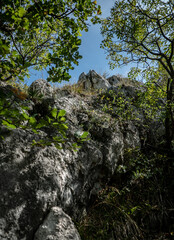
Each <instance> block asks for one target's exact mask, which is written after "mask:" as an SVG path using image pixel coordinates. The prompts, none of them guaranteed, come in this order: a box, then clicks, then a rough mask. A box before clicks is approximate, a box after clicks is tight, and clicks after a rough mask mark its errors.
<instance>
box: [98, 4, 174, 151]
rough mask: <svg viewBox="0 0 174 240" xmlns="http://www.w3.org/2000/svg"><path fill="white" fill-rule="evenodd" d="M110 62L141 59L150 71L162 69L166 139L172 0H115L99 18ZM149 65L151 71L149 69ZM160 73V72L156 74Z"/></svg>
mask: <svg viewBox="0 0 174 240" xmlns="http://www.w3.org/2000/svg"><path fill="white" fill-rule="evenodd" d="M102 34H103V36H104V40H103V42H102V47H103V48H104V49H106V50H107V52H108V58H110V66H111V67H112V68H114V67H115V66H120V65H122V64H128V63H130V62H136V63H141V64H143V65H144V66H146V67H148V70H150V72H153V73H155V72H159V71H162V73H163V74H162V77H163V76H164V75H165V85H166V114H165V128H166V142H167V145H168V146H169V148H171V141H172V139H173V137H174V111H173V103H172V102H173V99H174V94H173V91H174V1H173V0H165V1H164V0H155V1H150V0H126V1H123V0H116V1H115V5H114V7H113V8H112V9H111V15H110V17H108V18H106V19H104V20H103V21H102ZM152 69H153V71H152ZM156 75H158V76H160V74H156Z"/></svg>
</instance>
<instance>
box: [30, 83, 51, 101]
mask: <svg viewBox="0 0 174 240" xmlns="http://www.w3.org/2000/svg"><path fill="white" fill-rule="evenodd" d="M28 92H29V94H30V96H31V97H34V98H52V97H53V88H52V86H51V85H50V84H49V83H48V82H47V81H46V80H44V79H38V80H36V81H34V82H33V83H32V84H31V85H30V87H29V89H28Z"/></svg>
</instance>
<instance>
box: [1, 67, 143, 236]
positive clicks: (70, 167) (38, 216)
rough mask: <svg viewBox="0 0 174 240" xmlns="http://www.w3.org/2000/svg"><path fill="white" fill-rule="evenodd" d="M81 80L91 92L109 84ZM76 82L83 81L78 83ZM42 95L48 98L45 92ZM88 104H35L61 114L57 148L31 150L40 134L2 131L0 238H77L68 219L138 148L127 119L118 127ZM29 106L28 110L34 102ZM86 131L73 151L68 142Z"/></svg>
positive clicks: (69, 100) (71, 99) (68, 98)
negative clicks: (62, 131)
mask: <svg viewBox="0 0 174 240" xmlns="http://www.w3.org/2000/svg"><path fill="white" fill-rule="evenodd" d="M82 76H87V79H88V80H89V83H90V82H91V81H92V82H91V84H93V85H91V86H95V87H96V88H97V87H98V88H99V86H100V87H102V86H104V88H106V87H108V86H110V85H107V84H105V83H106V82H105V81H103V78H102V77H101V76H100V75H98V74H96V73H95V72H94V71H91V72H90V73H89V74H88V75H82ZM91 77H92V79H93V80H90V78H91ZM100 80H101V82H100ZM102 81H103V83H102ZM106 81H107V80H106ZM80 82H82V83H83V79H82V80H80ZM99 82H100V83H99ZM42 83H43V82H42ZM102 84H103V85H102ZM33 85H34V84H33ZM49 88H50V86H48V89H49ZM123 91H125V94H127V92H130V94H129V95H130V96H132V94H133V90H130V89H129V90H128V89H127V90H124V87H123ZM41 93H44V91H43V92H42V90H41ZM47 93H48V95H49V93H50V94H51V90H50V92H49V90H48V92H47ZM47 93H46V94H47ZM48 95H47V96H48ZM91 101H95V98H93V99H91V100H89V101H87V100H86V99H85V98H82V97H80V96H78V95H76V96H72V95H71V94H68V95H62V96H61V94H60V95H59V97H55V98H54V99H53V98H48V97H47V99H46V100H44V101H42V103H41V104H43V103H44V102H46V105H47V102H49V104H51V107H54V108H57V109H58V110H59V109H65V110H66V113H67V114H66V117H67V122H68V127H69V129H68V132H67V134H68V139H67V142H66V144H65V147H64V149H62V150H58V149H57V148H56V147H55V146H54V144H52V146H45V147H42V146H39V145H36V146H32V141H33V140H36V141H37V139H39V137H40V136H46V132H44V130H42V131H40V134H38V135H37V134H34V133H33V132H32V131H30V130H23V129H20V128H19V129H15V130H11V131H10V132H9V131H5V130H3V134H4V135H3V136H4V140H2V139H1V140H0V196H1V197H0V239H2V240H33V239H34V240H41V239H42V240H48V239H53V240H57V239H60V240H63V239H65V240H70V239H74V240H75V239H77V240H78V239H80V237H79V235H78V233H77V231H76V229H75V227H74V225H73V223H72V221H71V218H73V219H74V220H78V219H79V217H81V216H82V214H84V213H85V212H86V211H87V208H88V206H89V202H90V201H91V199H92V198H93V196H96V194H97V193H98V192H99V191H100V190H101V189H102V188H103V187H104V186H105V185H106V184H107V182H108V181H109V179H110V178H111V177H112V175H113V173H114V171H115V169H116V168H117V166H118V165H119V164H120V162H121V163H122V162H124V152H125V150H126V149H127V148H135V147H140V146H141V139H140V133H139V128H137V127H136V125H135V124H134V123H133V122H132V121H129V122H128V123H125V124H124V126H123V125H122V124H120V123H119V122H118V121H117V120H116V119H108V115H107V114H106V113H104V112H103V111H102V110H101V108H100V107H98V108H97V107H96V106H97V105H94V104H93V103H92V102H91ZM32 104H33V105H34V106H33V107H32V108H33V109H34V108H35V107H36V103H34V102H33V103H32ZM42 106H44V105H42ZM110 117H111V116H110ZM86 130H88V131H89V134H90V141H87V142H84V143H83V144H82V147H81V149H79V150H78V151H76V152H75V151H73V150H72V148H71V145H72V142H73V141H77V140H78V137H79V133H81V132H83V131H86ZM1 134H2V132H1ZM65 213H66V214H65Z"/></svg>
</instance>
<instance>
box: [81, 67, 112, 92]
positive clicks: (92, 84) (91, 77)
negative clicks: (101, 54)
mask: <svg viewBox="0 0 174 240" xmlns="http://www.w3.org/2000/svg"><path fill="white" fill-rule="evenodd" d="M78 84H80V85H82V86H83V88H84V89H85V90H89V89H107V88H109V87H111V85H110V83H109V82H108V81H107V80H106V79H105V78H104V77H102V76H101V75H99V74H98V73H96V72H95V71H94V70H90V71H89V73H88V74H85V73H84V72H83V73H82V74H81V75H80V76H79V80H78Z"/></svg>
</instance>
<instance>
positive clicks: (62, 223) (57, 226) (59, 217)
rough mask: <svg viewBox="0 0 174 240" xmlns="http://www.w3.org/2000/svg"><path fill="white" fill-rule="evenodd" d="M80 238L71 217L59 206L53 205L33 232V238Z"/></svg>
mask: <svg viewBox="0 0 174 240" xmlns="http://www.w3.org/2000/svg"><path fill="white" fill-rule="evenodd" d="M49 239H51V240H60V239H61V240H70V239H73V240H80V239H81V238H80V236H79V233H78V231H77V229H76V227H75V226H74V223H73V222H72V220H71V218H70V217H69V216H68V215H67V214H66V213H64V211H63V210H62V209H61V208H59V207H53V208H52V209H51V211H50V213H49V214H48V216H47V218H46V219H45V221H44V222H43V224H42V225H41V226H40V227H39V229H38V230H37V232H36V234H35V238H34V240H49Z"/></svg>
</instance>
